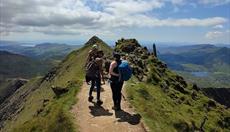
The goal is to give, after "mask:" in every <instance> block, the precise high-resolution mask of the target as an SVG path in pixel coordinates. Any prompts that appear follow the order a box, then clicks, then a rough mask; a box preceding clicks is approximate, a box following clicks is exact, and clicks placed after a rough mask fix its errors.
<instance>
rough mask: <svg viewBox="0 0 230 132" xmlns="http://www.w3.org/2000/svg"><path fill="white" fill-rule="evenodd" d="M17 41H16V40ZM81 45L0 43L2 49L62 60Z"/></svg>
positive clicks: (41, 57)
mask: <svg viewBox="0 0 230 132" xmlns="http://www.w3.org/2000/svg"><path fill="white" fill-rule="evenodd" d="M7 42H8V41H7ZM14 43H16V42H14ZM79 47H81V45H67V44H57V43H42V44H37V45H35V46H22V44H19V43H18V44H11V43H9V44H7V43H6V42H5V43H3V42H2V44H1V43H0V50H5V51H9V52H12V53H17V54H21V55H25V56H29V57H33V58H38V59H43V60H45V59H56V60H62V59H63V58H64V57H65V55H67V54H68V53H69V52H71V51H73V50H74V49H76V48H79Z"/></svg>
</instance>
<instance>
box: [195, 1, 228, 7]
mask: <svg viewBox="0 0 230 132" xmlns="http://www.w3.org/2000/svg"><path fill="white" fill-rule="evenodd" d="M228 3H230V0H199V4H206V5H210V4H211V5H214V6H218V5H223V4H228Z"/></svg>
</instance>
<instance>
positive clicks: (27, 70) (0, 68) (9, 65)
mask: <svg viewBox="0 0 230 132" xmlns="http://www.w3.org/2000/svg"><path fill="white" fill-rule="evenodd" d="M0 62H1V63H0V77H1V78H2V77H4V78H15V77H23V78H30V77H34V76H37V75H43V74H44V73H45V72H47V71H48V69H50V68H51V65H50V64H49V63H47V62H43V61H38V60H35V59H31V58H29V57H26V56H24V55H19V54H14V53H10V52H8V51H0Z"/></svg>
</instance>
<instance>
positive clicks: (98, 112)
mask: <svg viewBox="0 0 230 132" xmlns="http://www.w3.org/2000/svg"><path fill="white" fill-rule="evenodd" d="M93 104H94V105H93V106H89V109H90V114H92V115H93V116H112V115H113V113H111V112H109V110H108V109H105V108H104V107H102V106H98V105H97V104H96V102H93Z"/></svg>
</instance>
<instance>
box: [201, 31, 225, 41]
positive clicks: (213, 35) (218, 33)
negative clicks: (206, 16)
mask: <svg viewBox="0 0 230 132" xmlns="http://www.w3.org/2000/svg"><path fill="white" fill-rule="evenodd" d="M222 35H223V32H221V31H210V32H207V33H206V34H205V37H206V38H207V39H215V38H219V37H220V36H222Z"/></svg>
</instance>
